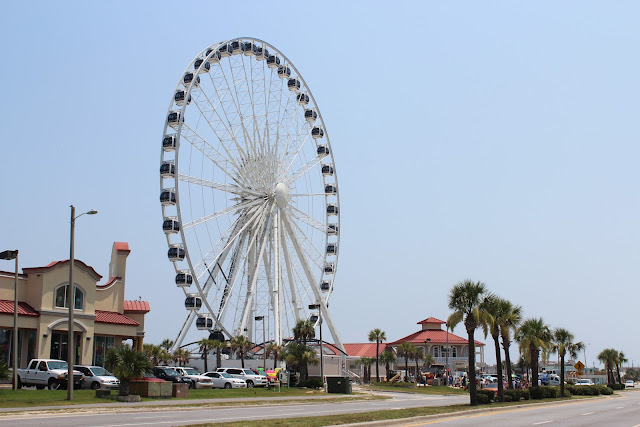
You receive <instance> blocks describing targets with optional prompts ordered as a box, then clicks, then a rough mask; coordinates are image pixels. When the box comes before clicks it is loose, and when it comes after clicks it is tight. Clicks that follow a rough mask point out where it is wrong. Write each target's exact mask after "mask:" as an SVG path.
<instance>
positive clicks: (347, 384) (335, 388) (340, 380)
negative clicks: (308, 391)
mask: <svg viewBox="0 0 640 427" xmlns="http://www.w3.org/2000/svg"><path fill="white" fill-rule="evenodd" d="M327 393H342V394H351V380H349V377H327Z"/></svg>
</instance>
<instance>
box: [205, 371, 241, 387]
mask: <svg viewBox="0 0 640 427" xmlns="http://www.w3.org/2000/svg"><path fill="white" fill-rule="evenodd" d="M205 375H206V376H207V377H209V378H211V381H212V382H213V387H214V388H247V382H246V381H245V380H241V379H239V378H234V377H232V376H231V375H229V374H227V373H225V372H207V373H206V374H205Z"/></svg>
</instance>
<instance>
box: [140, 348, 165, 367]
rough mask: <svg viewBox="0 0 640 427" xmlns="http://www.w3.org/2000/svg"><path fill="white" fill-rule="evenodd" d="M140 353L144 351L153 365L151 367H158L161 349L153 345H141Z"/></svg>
mask: <svg viewBox="0 0 640 427" xmlns="http://www.w3.org/2000/svg"><path fill="white" fill-rule="evenodd" d="M142 351H144V352H145V353H146V354H147V356H149V357H150V358H151V363H153V366H158V365H159V364H160V355H161V354H162V352H163V351H164V349H163V348H162V347H160V346H159V345H155V344H143V345H142Z"/></svg>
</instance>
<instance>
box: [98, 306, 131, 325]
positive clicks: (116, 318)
mask: <svg viewBox="0 0 640 427" xmlns="http://www.w3.org/2000/svg"><path fill="white" fill-rule="evenodd" d="M96 322H97V323H114V324H116V325H131V326H139V325H140V323H138V322H136V321H135V320H133V319H131V318H129V317H127V316H125V315H124V314H120V313H115V312H113V311H102V310H96Z"/></svg>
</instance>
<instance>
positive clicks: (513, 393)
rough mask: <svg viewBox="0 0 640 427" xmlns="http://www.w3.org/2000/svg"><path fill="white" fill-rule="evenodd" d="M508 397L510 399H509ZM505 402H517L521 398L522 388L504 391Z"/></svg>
mask: <svg viewBox="0 0 640 427" xmlns="http://www.w3.org/2000/svg"><path fill="white" fill-rule="evenodd" d="M507 397H508V398H509V400H507ZM504 400H505V402H517V401H519V400H520V390H508V389H507V390H505V391H504Z"/></svg>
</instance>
